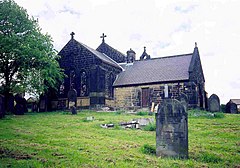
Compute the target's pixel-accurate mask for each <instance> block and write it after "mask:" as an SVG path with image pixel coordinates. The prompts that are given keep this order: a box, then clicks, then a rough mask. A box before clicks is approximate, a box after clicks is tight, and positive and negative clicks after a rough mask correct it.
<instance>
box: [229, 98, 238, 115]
mask: <svg viewBox="0 0 240 168" xmlns="http://www.w3.org/2000/svg"><path fill="white" fill-rule="evenodd" d="M226 112H227V113H232V114H236V113H238V109H237V105H236V104H235V103H233V102H231V101H229V102H228V103H227V104H226Z"/></svg>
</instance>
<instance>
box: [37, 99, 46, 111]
mask: <svg viewBox="0 0 240 168" xmlns="http://www.w3.org/2000/svg"><path fill="white" fill-rule="evenodd" d="M38 106H39V112H45V111H47V96H45V95H41V96H40V98H39V104H38Z"/></svg>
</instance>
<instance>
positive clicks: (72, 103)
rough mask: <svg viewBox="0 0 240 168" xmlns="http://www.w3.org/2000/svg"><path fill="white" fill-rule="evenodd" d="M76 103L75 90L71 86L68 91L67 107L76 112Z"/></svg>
mask: <svg viewBox="0 0 240 168" xmlns="http://www.w3.org/2000/svg"><path fill="white" fill-rule="evenodd" d="M76 103H77V91H76V90H75V89H73V88H71V89H70V90H69V91H68V107H69V109H70V110H71V112H72V114H77V110H76Z"/></svg>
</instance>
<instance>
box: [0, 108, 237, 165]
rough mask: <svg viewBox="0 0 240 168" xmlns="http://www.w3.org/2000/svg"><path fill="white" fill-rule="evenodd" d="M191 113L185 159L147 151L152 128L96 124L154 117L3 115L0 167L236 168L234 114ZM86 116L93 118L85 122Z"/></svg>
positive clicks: (152, 143)
mask: <svg viewBox="0 0 240 168" xmlns="http://www.w3.org/2000/svg"><path fill="white" fill-rule="evenodd" d="M195 112H197V111H195ZM195 112H189V120H188V121H189V123H188V126H189V159H188V160H180V159H167V158H157V157H156V156H155V155H153V154H152V152H153V151H154V150H155V141H156V140H155V138H156V137H155V131H144V130H137V129H123V128H121V127H115V128H111V129H104V128H101V127H100V124H104V123H114V124H118V123H120V122H123V121H125V122H127V121H131V120H132V119H133V118H142V117H146V118H150V117H154V116H148V115H147V116H139V115H133V114H125V113H119V114H120V115H119V114H118V113H117V115H116V113H96V112H93V111H91V112H90V111H83V112H78V114H77V115H70V114H69V113H67V112H48V113H28V114H26V115H23V116H15V115H7V116H6V117H5V118H4V119H3V120H0V167H16V168H19V167H171V168H172V167H239V166H240V115H237V114H224V117H223V118H218V117H212V118H209V117H196V116H193V115H192V116H191V114H190V113H195ZM88 116H94V120H93V121H91V122H86V121H85V119H86V117H88Z"/></svg>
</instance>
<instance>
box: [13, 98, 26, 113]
mask: <svg viewBox="0 0 240 168" xmlns="http://www.w3.org/2000/svg"><path fill="white" fill-rule="evenodd" d="M15 102H16V105H15V107H14V114H16V115H23V114H24V113H26V112H27V111H28V109H27V101H26V99H25V98H23V97H22V96H21V95H20V94H16V96H15Z"/></svg>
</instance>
